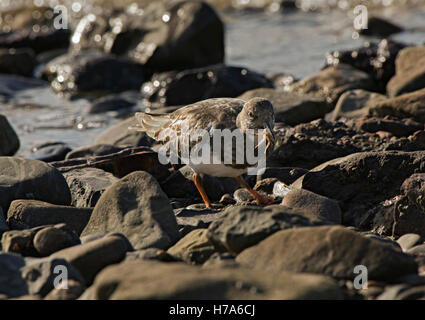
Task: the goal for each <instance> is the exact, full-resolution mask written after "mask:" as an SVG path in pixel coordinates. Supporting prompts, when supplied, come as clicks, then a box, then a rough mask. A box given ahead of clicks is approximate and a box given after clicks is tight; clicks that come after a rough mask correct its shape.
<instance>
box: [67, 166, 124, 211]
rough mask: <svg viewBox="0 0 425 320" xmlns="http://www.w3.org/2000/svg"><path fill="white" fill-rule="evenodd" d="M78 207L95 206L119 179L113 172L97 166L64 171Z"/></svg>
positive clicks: (73, 201) (74, 203) (73, 199)
mask: <svg viewBox="0 0 425 320" xmlns="http://www.w3.org/2000/svg"><path fill="white" fill-rule="evenodd" d="M64 177H65V179H66V182H67V183H68V186H69V189H70V190H71V194H72V205H73V206H74V207H77V208H90V207H94V206H95V205H96V203H97V202H98V201H99V198H100V196H101V195H102V194H103V192H105V190H106V189H107V188H108V187H109V186H110V185H112V184H113V183H115V182H116V181H118V178H116V177H114V176H113V175H112V174H111V173H109V172H105V171H103V170H101V169H97V168H83V169H74V170H71V171H68V172H65V173H64Z"/></svg>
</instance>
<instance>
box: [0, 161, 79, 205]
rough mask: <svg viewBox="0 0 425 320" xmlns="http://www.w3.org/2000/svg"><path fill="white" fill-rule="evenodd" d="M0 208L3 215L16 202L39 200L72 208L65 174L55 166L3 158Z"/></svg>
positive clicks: (0, 168)
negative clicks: (19, 200)
mask: <svg viewBox="0 0 425 320" xmlns="http://www.w3.org/2000/svg"><path fill="white" fill-rule="evenodd" d="M0 176H1V177H2V183H1V186H0V193H1V194H2V196H1V198H0V206H1V207H2V209H3V211H4V212H7V210H8V209H9V205H10V203H11V202H12V201H13V200H15V199H37V200H41V201H49V203H52V204H58V205H69V204H70V203H71V193H70V192H69V188H68V185H67V184H66V181H65V178H64V177H63V176H62V174H61V173H60V172H59V171H58V170H57V169H55V168H53V167H52V166H50V165H48V164H46V163H44V162H41V161H38V160H29V159H22V158H12V157H0Z"/></svg>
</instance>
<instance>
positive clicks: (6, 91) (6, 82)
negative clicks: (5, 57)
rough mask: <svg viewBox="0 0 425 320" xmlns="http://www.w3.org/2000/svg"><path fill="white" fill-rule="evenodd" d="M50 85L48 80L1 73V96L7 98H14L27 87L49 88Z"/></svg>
mask: <svg viewBox="0 0 425 320" xmlns="http://www.w3.org/2000/svg"><path fill="white" fill-rule="evenodd" d="M48 86H49V83H48V82H45V81H42V80H38V79H31V78H24V77H21V76H15V75H0V96H1V98H2V99H5V100H9V99H11V98H13V97H14V96H15V95H16V94H17V93H19V92H20V91H23V90H26V89H36V88H43V87H46V88H47V87H48Z"/></svg>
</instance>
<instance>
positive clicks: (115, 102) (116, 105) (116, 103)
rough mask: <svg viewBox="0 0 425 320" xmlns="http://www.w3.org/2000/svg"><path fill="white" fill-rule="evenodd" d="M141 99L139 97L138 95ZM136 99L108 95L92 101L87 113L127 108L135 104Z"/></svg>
mask: <svg viewBox="0 0 425 320" xmlns="http://www.w3.org/2000/svg"><path fill="white" fill-rule="evenodd" d="M140 99H141V97H140ZM136 103H137V101H132V100H131V99H128V98H126V97H125V96H122V95H108V96H105V97H101V98H98V99H96V100H95V101H93V103H92V104H91V106H90V109H89V110H88V113H89V114H97V113H104V112H108V111H123V110H126V109H127V110H129V109H131V108H133V107H134V106H135V105H136Z"/></svg>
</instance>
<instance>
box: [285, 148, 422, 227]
mask: <svg viewBox="0 0 425 320" xmlns="http://www.w3.org/2000/svg"><path fill="white" fill-rule="evenodd" d="M424 166H425V153H424V152H423V151H415V152H402V151H377V152H362V153H356V154H351V155H348V156H346V157H343V158H338V159H334V160H330V161H328V162H326V163H323V164H322V165H320V166H318V167H316V168H314V169H312V170H310V171H309V172H308V173H306V174H305V175H304V176H302V177H301V178H299V179H298V180H297V181H295V182H294V183H293V184H292V185H291V187H292V188H294V189H301V188H302V189H306V190H310V191H312V192H315V193H317V194H320V195H323V196H326V197H329V198H331V199H335V200H337V201H339V203H340V205H341V209H342V212H343V224H347V225H354V226H357V225H359V223H360V221H362V220H363V219H364V218H365V213H366V212H367V210H368V209H370V208H372V207H373V206H375V205H377V204H378V203H380V202H381V201H384V200H386V199H390V198H391V197H393V196H395V195H397V194H399V190H400V186H401V184H402V183H403V181H404V180H405V179H406V178H408V177H409V176H410V175H411V174H413V173H414V172H421V171H423V170H424ZM324 186H326V187H324Z"/></svg>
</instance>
